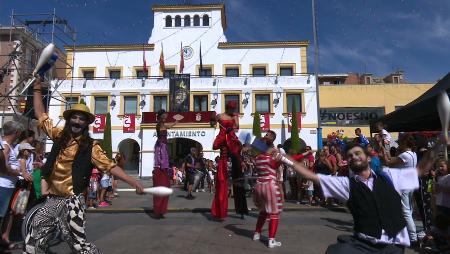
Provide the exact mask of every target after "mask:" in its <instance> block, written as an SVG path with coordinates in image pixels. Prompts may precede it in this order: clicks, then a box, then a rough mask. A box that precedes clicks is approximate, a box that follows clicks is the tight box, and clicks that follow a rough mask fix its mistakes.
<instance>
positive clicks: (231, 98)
mask: <svg viewBox="0 0 450 254" xmlns="http://www.w3.org/2000/svg"><path fill="white" fill-rule="evenodd" d="M229 101H236V102H237V107H236V110H235V111H234V113H240V110H241V101H240V100H239V95H237V94H226V95H225V102H224V103H225V105H227V103H228V102H229Z"/></svg>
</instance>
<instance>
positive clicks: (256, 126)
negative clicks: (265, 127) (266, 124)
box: [253, 112, 261, 138]
mask: <svg viewBox="0 0 450 254" xmlns="http://www.w3.org/2000/svg"><path fill="white" fill-rule="evenodd" d="M253 136H255V137H256V138H261V119H260V116H259V113H258V112H255V115H254V116H253Z"/></svg>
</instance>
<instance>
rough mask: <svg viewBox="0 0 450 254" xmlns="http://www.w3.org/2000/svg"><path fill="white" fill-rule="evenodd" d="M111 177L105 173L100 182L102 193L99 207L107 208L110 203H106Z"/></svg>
mask: <svg viewBox="0 0 450 254" xmlns="http://www.w3.org/2000/svg"><path fill="white" fill-rule="evenodd" d="M110 178H111V177H110V176H109V174H108V173H103V176H102V179H101V180H100V186H101V187H102V189H101V191H100V204H99V205H98V207H107V206H109V203H108V202H106V193H107V192H108V187H109V186H110Z"/></svg>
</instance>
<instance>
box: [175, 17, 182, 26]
mask: <svg viewBox="0 0 450 254" xmlns="http://www.w3.org/2000/svg"><path fill="white" fill-rule="evenodd" d="M175 26H181V17H180V16H178V15H177V16H175Z"/></svg>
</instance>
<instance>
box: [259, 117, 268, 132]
mask: <svg viewBox="0 0 450 254" xmlns="http://www.w3.org/2000/svg"><path fill="white" fill-rule="evenodd" d="M268 130H270V115H269V114H261V131H268Z"/></svg>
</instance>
